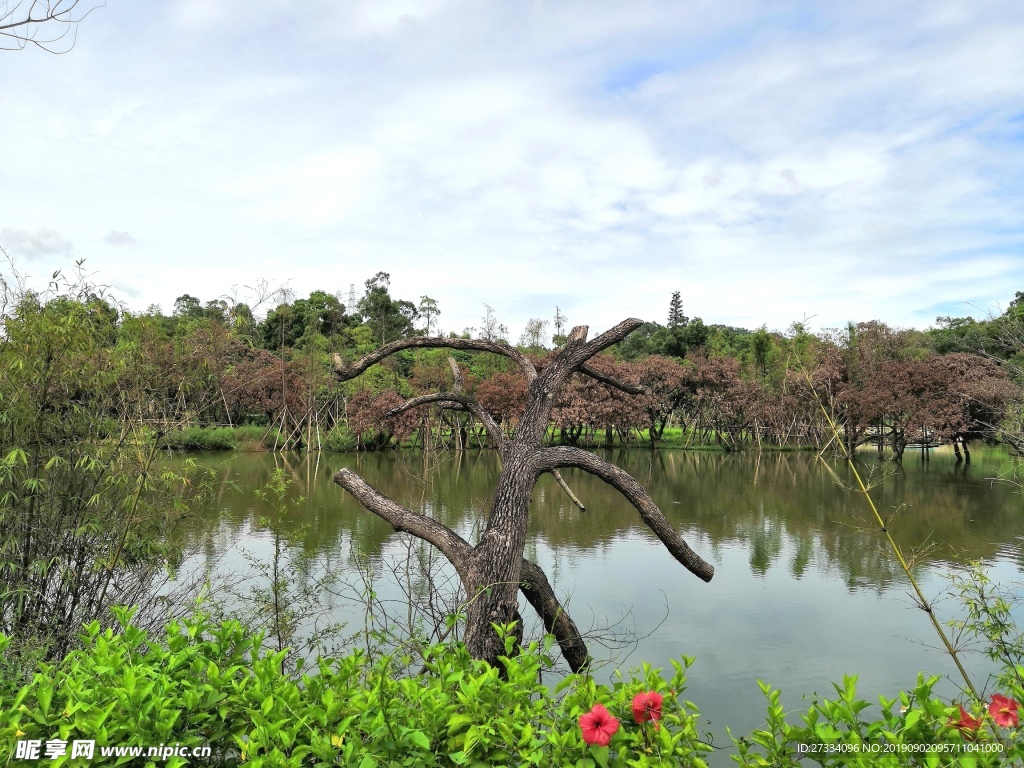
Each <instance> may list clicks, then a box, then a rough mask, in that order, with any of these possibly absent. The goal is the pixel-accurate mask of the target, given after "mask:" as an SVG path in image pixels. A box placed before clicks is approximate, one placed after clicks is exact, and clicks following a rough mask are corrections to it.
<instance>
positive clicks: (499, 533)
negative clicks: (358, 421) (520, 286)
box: [334, 318, 714, 670]
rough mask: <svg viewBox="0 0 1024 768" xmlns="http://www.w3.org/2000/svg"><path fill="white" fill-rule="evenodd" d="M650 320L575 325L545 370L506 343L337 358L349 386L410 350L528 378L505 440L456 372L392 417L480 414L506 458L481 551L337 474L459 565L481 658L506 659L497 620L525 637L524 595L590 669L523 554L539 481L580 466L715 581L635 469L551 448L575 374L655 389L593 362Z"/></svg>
mask: <svg viewBox="0 0 1024 768" xmlns="http://www.w3.org/2000/svg"><path fill="white" fill-rule="evenodd" d="M642 324H643V323H642V321H640V320H637V319H635V318H630V319H628V320H624V321H622V322H621V323H619V324H618V325H616V326H614V327H612V328H610V329H609V330H607V331H605V332H604V333H602V334H600V335H599V336H597V337H596V338H594V339H592V340H591V341H589V342H588V341H587V333H588V328H587V326H585V325H581V326H577V327H575V328H573V329H572V330H571V331H570V332H569V335H568V337H567V341H566V343H565V345H564V346H563V347H562V349H561V350H559V352H558V353H557V354H556V355H555V356H554V357H553V358H552V359H551V361H550V362H549V363H548V365H547V367H546V368H544V370H543V371H542V372H540V373H538V372H537V369H536V367H535V366H534V364H533V363H532V362H531V361H530V360H529V358H527V357H526V356H525V355H524V354H522V353H521V352H519V351H518V350H516V349H514V348H512V347H510V346H508V345H507V344H504V343H500V342H493V341H487V340H484V339H451V338H449V339H431V338H422V337H418V338H410V339H400V340H399V341H395V342H392V343H390V344H387V345H385V346H383V347H381V348H380V349H378V350H377V351H376V352H372V353H371V354H369V355H366V356H364V357H363V358H362V359H360V360H359V361H357V362H356V363H354V364H352V365H346V364H345V363H344V362H343V361H342V360H341V359H340V358H338V357H337V356H336V357H335V373H336V374H337V376H338V377H339V378H341V379H342V380H348V379H351V378H354V377H355V376H358V375H359V374H360V373H362V372H363V371H365V370H366V369H367V368H369V367H370V366H371V365H374V364H375V363H378V362H380V361H381V360H384V359H385V358H386V357H388V356H389V355H392V354H394V353H396V352H399V351H401V350H405V349H458V350H466V351H473V352H490V353H493V354H498V355H502V356H504V357H507V358H509V359H510V360H512V361H514V362H515V363H517V364H518V365H519V367H520V369H521V370H522V371H523V373H524V375H525V376H526V382H527V402H526V408H525V410H524V412H523V415H522V417H521V419H520V422H519V427H518V429H516V432H515V435H514V436H512V437H507V436H505V435H504V434H503V433H502V431H501V429H500V428H499V427H498V425H497V423H496V421H495V420H494V418H493V417H492V416H491V415H490V414H489V413H488V412H487V411H486V409H485V408H483V407H482V406H481V405H480V404H479V402H477V401H476V400H475V399H474V398H473V397H471V396H469V395H467V394H464V393H463V392H462V387H461V382H460V376H459V374H458V370H457V368H455V369H453V373H454V374H455V378H456V381H455V391H454V392H445V393H437V394H430V395H422V396H420V397H416V398H413V399H411V400H409V401H407V402H405V403H403V404H402V405H399V406H397V407H395V408H393V409H392V410H391V411H390V414H389V415H397V414H399V413H402V412H404V411H406V410H409V409H410V408H415V407H417V406H421V405H427V404H430V403H442V404H448V405H453V406H458V407H459V408H462V409H465V410H467V411H469V412H471V413H472V414H474V415H475V416H476V417H477V419H479V420H480V422H481V423H482V424H483V425H484V426H485V427H486V429H487V431H488V432H489V433H490V434H491V435H492V436H493V437H494V438H495V440H496V442H497V444H498V450H499V453H500V455H501V475H500V477H499V479H498V485H497V487H496V488H495V493H494V497H493V499H492V501H491V507H490V510H489V512H488V516H487V522H486V525H485V526H484V530H483V533H482V535H481V537H480V541H479V543H477V544H476V546H471V545H470V544H469V543H468V542H466V541H465V540H464V539H462V538H461V537H460V536H458V535H457V534H455V533H454V532H453V531H452V530H451V529H449V528H448V527H447V526H445V525H442V524H441V523H439V522H438V521H436V520H433V519H431V518H428V517H426V516H424V515H419V514H416V513H414V512H412V511H410V510H408V509H406V508H405V507H403V506H401V505H400V504H398V503H397V502H395V501H393V500H392V499H389V498H388V497H386V496H384V495H383V494H382V493H380V492H379V491H376V490H375V489H373V488H372V487H370V486H369V485H368V484H367V483H365V482H364V481H363V480H362V479H360V478H359V477H358V476H357V475H356V474H355V473H354V472H352V471H350V470H347V469H343V470H340V471H339V472H338V473H337V474H336V475H335V478H334V480H335V482H336V483H338V484H339V485H341V486H342V487H344V488H345V489H346V490H348V491H349V492H350V493H351V494H352V495H353V496H355V497H356V499H357V500H358V501H359V502H360V503H361V504H362V505H363V506H364V507H366V508H367V509H369V510H370V511H371V512H373V513H374V514H376V515H379V516H380V517H382V518H384V519H385V520H387V521H388V522H390V523H391V524H392V526H394V528H395V529H396V530H400V531H408V532H409V533H412V534H413V535H414V536H417V537H419V538H421V539H423V540H424V541H428V542H430V543H431V544H433V545H434V546H435V547H437V548H438V549H439V550H440V551H441V552H442V554H444V556H445V557H447V558H448V560H449V561H451V563H452V565H453V566H454V567H455V569H456V571H457V572H458V574H459V577H460V579H461V580H462V585H463V587H464V588H465V590H466V596H467V604H466V633H465V642H466V646H467V647H468V649H469V651H470V653H471V654H472V655H473V656H474V657H475V658H478V659H485V660H487V661H489V662H491V663H492V664H496V663H497V660H498V657H499V656H501V655H503V654H504V653H505V649H504V643H503V641H502V640H501V638H500V637H499V636H498V634H497V633H496V632H495V631H494V629H493V625H494V624H508V623H509V622H515V623H516V625H517V626H516V629H515V630H514V631H515V633H516V635H517V636H521V633H522V623H521V617H520V616H519V613H518V608H517V593H518V592H519V591H522V592H523V594H524V595H525V596H526V598H527V600H528V602H529V603H530V605H531V606H532V607H533V608H534V610H535V611H537V613H538V615H540V617H541V618H542V619H543V621H544V626H545V628H546V629H547V630H548V631H549V632H551V633H552V634H554V635H555V637H556V639H557V640H558V643H559V647H560V648H561V649H562V653H563V655H564V656H565V659H566V661H567V662H568V663H569V666H570V667H571V668H572V669H573V670H579V669H582V668H583V667H585V666H586V664H587V663H588V660H589V656H588V654H587V649H586V644H585V642H584V640H583V638H582V636H581V635H580V632H579V630H578V629H577V627H576V625H575V623H573V621H572V619H571V618H570V617H569V615H568V614H567V613H566V612H565V610H564V609H563V607H562V605H561V604H560V603H559V601H558V599H557V598H556V597H555V593H554V590H553V589H552V588H551V585H550V583H549V582H548V580H547V577H546V576H545V574H544V572H543V570H542V569H541V568H540V567H539V566H538V565H537V564H536V563H532V562H530V561H528V560H525V559H524V558H523V552H524V550H525V547H526V532H527V527H528V524H529V517H530V500H531V496H532V493H533V488H534V485H535V484H536V482H537V479H538V478H539V477H540V475H542V474H544V473H547V472H551V473H555V472H557V470H558V469H559V468H560V467H579V468H580V469H583V470H585V471H587V472H590V473H591V474H594V475H597V476H598V477H600V478H601V479H602V480H604V481H605V482H606V483H609V484H610V485H612V486H614V487H615V488H617V489H618V490H619V491H620V492H621V493H622V494H623V495H624V496H625V497H626V498H627V499H628V500H629V502H630V503H631V504H633V506H634V507H636V509H637V510H638V511H639V512H640V516H641V517H642V518H643V520H644V522H646V523H647V525H648V526H650V528H651V530H653V531H654V532H655V534H656V535H657V536H658V538H659V539H661V541H662V542H663V543H664V544H665V547H666V548H667V549H668V551H669V552H670V553H671V554H672V556H673V557H675V558H676V560H678V561H679V562H680V563H682V564H683V565H684V566H686V568H687V569H689V570H690V571H691V572H692V573H694V574H696V575H697V576H698V577H700V578H701V579H703V580H704V581H710V580H711V578H712V576H713V575H714V568H712V567H711V565H709V564H708V563H707V562H705V561H704V560H703V559H702V558H701V557H700V556H698V555H697V554H696V553H695V552H694V551H693V550H692V549H690V547H689V546H688V545H687V544H686V542H685V541H683V540H682V539H681V538H680V537H679V536H678V535H677V534H676V532H675V531H674V530H673V529H672V526H671V525H670V524H669V522H668V520H667V519H666V518H665V515H664V514H663V513H662V512H661V510H660V509H659V508H658V506H657V504H655V503H654V501H653V500H652V499H651V497H650V494H648V493H647V491H646V490H644V488H643V486H641V485H640V483H638V482H637V481H636V480H635V479H634V478H633V477H632V476H631V475H630V474H629V473H628V472H625V471H623V470H621V469H619V468H618V467H616V466H615V465H613V464H610V463H608V462H607V461H605V460H604V459H601V458H599V457H597V456H595V455H593V454H591V453H587V452H586V451H583V450H581V449H578V448H545V447H543V439H544V436H545V434H546V432H547V426H548V423H549V422H550V419H551V410H552V408H553V407H554V405H555V402H556V400H557V398H558V395H559V392H560V391H561V390H562V388H563V387H564V386H565V385H566V383H567V382H568V380H569V378H570V377H571V376H572V375H573V374H575V373H580V374H583V375H585V376H590V377H592V378H594V379H597V380H598V381H600V382H602V383H604V384H608V385H610V386H613V387H616V388H618V389H621V390H623V391H626V392H630V393H632V394H643V393H646V392H647V391H648V388H646V387H640V386H636V385H633V384H628V383H624V382H620V381H617V380H616V379H613V378H612V377H609V376H606V375H605V374H602V373H600V372H598V371H595V370H593V369H591V368H589V367H587V366H586V363H587V361H588V360H590V359H591V358H592V357H594V356H595V355H597V354H598V353H600V352H602V351H604V350H606V349H608V348H609V347H611V346H612V345H613V344H616V343H618V342H620V341H622V340H623V339H624V338H625V337H626V336H627V335H629V333H631V332H632V331H633V330H635V329H636V328H639V327H640V326H641V325H642ZM451 362H454V361H451Z"/></svg>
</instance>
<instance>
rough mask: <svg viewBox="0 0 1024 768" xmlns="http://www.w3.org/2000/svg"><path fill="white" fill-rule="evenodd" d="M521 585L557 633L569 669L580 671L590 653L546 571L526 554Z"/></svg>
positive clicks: (545, 625)
mask: <svg viewBox="0 0 1024 768" xmlns="http://www.w3.org/2000/svg"><path fill="white" fill-rule="evenodd" d="M519 589H520V590H521V591H522V593H523V595H524V596H525V597H526V600H527V602H529V603H530V605H531V606H533V609H534V610H535V611H537V613H538V615H539V616H540V617H541V619H542V620H543V621H544V629H545V631H547V632H550V633H551V634H552V635H554V636H555V640H557V641H558V647H559V648H561V649H562V656H564V657H565V661H566V662H567V663H568V664H569V669H571V670H572V671H573V672H579V671H581V670H583V669H585V668H586V667H587V666H588V665H589V664H590V655H589V654H588V653H587V645H586V642H585V641H584V640H583V635H581V634H580V631H579V629H577V627H576V624H575V623H574V622H573V620H572V618H570V616H569V614H568V613H566V612H565V609H564V608H562V604H561V603H559V602H558V598H557V597H556V596H555V590H554V589H552V588H551V584H550V583H548V579H547V576H545V575H544V571H543V570H542V569H541V568H540V566H539V565H537V564H536V563H534V562H531V561H530V560H527V559H526V558H523V566H522V582H521V584H520V585H519Z"/></svg>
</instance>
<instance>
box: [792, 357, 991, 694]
mask: <svg viewBox="0 0 1024 768" xmlns="http://www.w3.org/2000/svg"><path fill="white" fill-rule="evenodd" d="M801 368H802V373H803V375H804V378H805V379H806V380H807V385H808V387H809V388H810V390H811V395H812V396H813V397H814V402H816V403H817V404H818V407H819V408H820V409H821V412H822V414H823V415H824V416H825V421H827V422H828V426H829V429H830V430H831V431H832V435H833V439H834V440H835V441H836V445H842V444H843V440H842V437H841V436H840V434H839V427H838V426H836V422H835V420H834V419H833V418H832V414H830V413H829V412H828V410H827V409H826V408H825V406H824V405H823V404H822V402H821V398H820V397H818V393H817V392H816V391H815V389H814V385H813V384H812V383H811V377H810V376H809V375H808V374H807V370H806V369H805V368H803V366H801ZM830 442H831V441H830ZM818 458H819V459H821V461H822V463H825V466H828V464H827V463H826V462H825V457H824V451H822V452H821V453H819V454H818ZM846 463H847V464H848V465H849V467H850V471H851V472H853V476H854V477H855V478H856V479H857V485H858V486H859V488H860V492H861V493H862V494H863V495H864V500H865V501H867V503H868V506H869V507H870V508H871V513H872V514H873V515H874V516H875V520H876V521H877V522H878V528H879V530H881V532H882V533H884V534H885V539H886V541H888V542H889V547H890V548H891V549H892V551H893V552H894V553H895V555H896V559H897V560H898V561H899V564H900V567H901V568H902V569H903V572H904V573H906V574H907V578H908V579H909V580H910V586H911V587H913V589H914V593H915V594H916V595H917V600H918V604H919V605H920V606H921V609H922V610H923V611H924V612H925V613H927V614H928V618H929V619H931V622H932V626H933V627H935V632H936V633H937V634H938V636H939V639H941V640H942V644H943V645H944V646H946V652H947V653H948V654H949V655H950V658H952V659H953V663H954V664H956V668H957V669H958V670H959V671H960V675H961V677H963V679H964V682H965V683H966V684H967V688H968V690H970V692H971V695H972V696H973V697H974V698H975V700H977V701H980V700H981V697H980V696H979V695H978V690H977V689H976V688H975V687H974V683H972V682H971V678H970V676H969V675H968V674H967V670H966V669H964V665H963V664H962V663H961V662H960V655H959V653H958V652H957V650H956V648H954V647H953V644H952V643H951V642H950V641H949V637H948V636H947V635H946V632H945V630H944V629H943V628H942V625H941V624H940V623H939V620H938V618H936V616H935V610H934V609H933V608H932V606H931V603H929V602H928V599H927V598H926V597H925V596H924V593H923V592H922V591H921V586H920V585H919V584H918V583H917V579H916V578H915V577H914V574H913V573H912V572H911V570H910V565H908V563H907V560H906V558H905V557H903V551H902V550H901V549H900V545H899V544H897V543H896V540H895V539H894V538H893V537H892V532H891V531H890V530H889V526H888V525H887V524H886V522H885V520H884V519H883V518H882V515H881V514H880V513H879V511H878V507H876V506H875V500H874V499H872V498H871V494H870V493H869V492H868V487H867V485H865V484H864V480H863V478H861V476H860V472H858V471H857V465H856V464H854V462H853V456H852V454H847V456H846Z"/></svg>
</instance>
